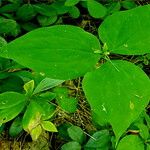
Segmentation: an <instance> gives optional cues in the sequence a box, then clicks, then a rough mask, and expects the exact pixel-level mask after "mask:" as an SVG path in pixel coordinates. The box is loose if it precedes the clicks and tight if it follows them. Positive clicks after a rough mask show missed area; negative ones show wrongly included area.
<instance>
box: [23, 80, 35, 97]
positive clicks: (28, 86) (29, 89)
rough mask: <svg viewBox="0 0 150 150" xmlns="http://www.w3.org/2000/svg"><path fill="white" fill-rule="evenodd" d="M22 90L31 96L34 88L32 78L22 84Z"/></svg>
mask: <svg viewBox="0 0 150 150" xmlns="http://www.w3.org/2000/svg"><path fill="white" fill-rule="evenodd" d="M23 88H24V90H25V91H26V94H27V95H28V96H31V95H32V93H33V90H34V80H30V81H29V82H27V83H26V84H25V85H24V86H23Z"/></svg>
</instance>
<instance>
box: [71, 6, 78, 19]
mask: <svg viewBox="0 0 150 150" xmlns="http://www.w3.org/2000/svg"><path fill="white" fill-rule="evenodd" d="M69 15H70V16H71V17H72V18H78V17H79V16H80V10H79V9H78V7H76V6H72V7H71V8H70V9H69Z"/></svg>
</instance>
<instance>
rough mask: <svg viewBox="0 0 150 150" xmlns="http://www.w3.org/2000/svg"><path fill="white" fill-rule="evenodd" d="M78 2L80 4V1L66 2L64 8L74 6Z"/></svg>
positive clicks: (68, 0)
mask: <svg viewBox="0 0 150 150" xmlns="http://www.w3.org/2000/svg"><path fill="white" fill-rule="evenodd" d="M79 2H80V0H66V2H65V6H74V5H76V4H77V3H79Z"/></svg>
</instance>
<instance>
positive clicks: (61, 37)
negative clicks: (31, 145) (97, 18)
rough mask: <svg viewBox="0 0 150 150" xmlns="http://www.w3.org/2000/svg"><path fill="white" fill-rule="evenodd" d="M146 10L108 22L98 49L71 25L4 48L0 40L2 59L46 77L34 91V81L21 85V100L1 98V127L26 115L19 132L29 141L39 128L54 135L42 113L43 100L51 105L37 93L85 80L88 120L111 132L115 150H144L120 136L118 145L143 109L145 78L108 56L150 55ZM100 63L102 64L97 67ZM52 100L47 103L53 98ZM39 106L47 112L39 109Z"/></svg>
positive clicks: (147, 93)
mask: <svg viewBox="0 0 150 150" xmlns="http://www.w3.org/2000/svg"><path fill="white" fill-rule="evenodd" d="M149 10H150V5H146V6H140V7H137V8H135V9H131V10H128V11H121V12H117V13H114V14H113V15H111V16H108V17H107V18H106V19H105V20H104V21H103V23H102V24H101V25H100V27H99V29H98V33H99V40H100V41H101V43H103V45H102V44H100V41H99V40H98V38H97V37H96V36H94V35H92V34H90V33H88V32H86V31H84V30H83V29H81V28H79V27H75V26H71V25H56V26H52V27H44V28H39V29H36V30H33V31H31V32H29V33H27V34H25V35H23V36H21V37H19V38H17V39H15V40H13V41H11V42H10V43H8V44H7V43H6V42H5V41H4V40H3V39H1V45H2V46H1V48H0V56H1V57H4V58H7V59H12V60H14V61H15V62H17V63H18V64H20V65H21V66H24V67H27V68H30V69H32V70H34V71H36V72H39V73H40V74H42V75H43V76H44V77H46V79H44V80H46V81H42V83H40V85H38V86H37V87H36V88H35V87H34V80H31V81H29V82H27V83H26V84H25V85H24V89H25V91H26V93H25V94H22V93H17V92H4V93H1V94H0V103H1V105H0V120H1V122H0V123H1V124H3V123H5V122H7V121H9V120H12V119H13V118H15V117H16V116H17V115H18V114H19V113H20V112H22V111H23V110H24V109H25V111H24V112H25V113H24V115H23V120H22V125H23V129H24V130H25V131H27V132H29V133H30V134H31V136H32V138H33V139H37V137H38V134H40V132H41V131H42V128H43V129H45V130H48V131H54V132H55V131H57V130H56V128H55V126H54V125H53V124H52V123H51V122H50V121H49V119H50V117H51V115H49V112H47V109H48V107H49V106H48V107H47V100H49V101H50V100H51V99H50V98H47V96H46V98H45V95H43V97H42V96H41V95H40V94H38V93H40V92H41V91H42V90H41V89H45V87H43V86H44V85H45V83H46V84H47V82H48V81H47V80H53V79H54V82H56V81H57V82H56V83H57V84H56V83H55V84H54V85H52V86H50V85H49V84H48V86H50V88H51V87H54V86H55V85H58V83H62V82H63V81H64V80H71V79H75V78H78V77H83V76H84V77H83V82H82V86H83V90H84V93H85V96H86V98H87V101H88V102H89V104H90V107H91V111H92V113H93V119H94V121H95V122H96V123H97V124H99V125H101V126H107V125H108V124H110V125H111V126H112V129H113V131H114V134H115V138H116V139H115V142H116V144H115V148H116V149H117V150H123V149H126V145H127V146H129V145H128V144H129V143H133V144H132V146H133V147H132V149H135V145H136V144H137V145H138V148H137V150H138V149H139V150H144V142H143V141H142V140H141V139H140V138H139V137H138V136H137V135H128V136H125V137H124V138H123V139H122V140H121V141H120V142H119V139H120V137H122V136H123V134H124V133H125V131H126V130H127V128H128V127H129V126H130V125H131V123H133V122H134V121H135V120H136V119H137V118H138V117H139V115H140V114H141V113H142V112H143V110H144V109H145V107H146V106H147V105H148V102H149V98H150V80H149V77H148V76H147V75H146V74H145V73H144V71H142V69H140V68H139V67H138V66H136V65H135V64H133V63H131V62H128V61H125V60H111V59H110V58H109V55H110V54H118V55H144V54H147V53H150V22H149V19H150V15H149V14H150V13H149ZM101 45H102V48H101ZM102 59H103V60H104V63H100V62H101V61H100V60H102ZM49 78H53V79H49ZM55 79H57V80H56V81H55ZM60 80H63V81H60ZM43 83H44V85H43ZM50 83H51V82H50ZM46 89H47V88H46ZM48 89H49V88H48ZM35 91H36V92H35ZM37 91H38V92H37ZM36 94H37V96H36ZM51 94H52V93H50V96H49V97H52V98H53V96H52V95H53V94H52V95H51ZM57 99H58V100H60V99H59V98H57ZM44 103H45V104H46V106H45V107H46V109H43V108H42V107H43V106H44ZM58 103H59V102H58ZM48 105H49V104H48ZM45 110H46V112H45ZM47 113H48V115H47ZM118 142H119V144H118ZM134 143H136V144H134ZM138 143H140V144H138ZM74 144H75V143H74ZM76 144H77V143H76Z"/></svg>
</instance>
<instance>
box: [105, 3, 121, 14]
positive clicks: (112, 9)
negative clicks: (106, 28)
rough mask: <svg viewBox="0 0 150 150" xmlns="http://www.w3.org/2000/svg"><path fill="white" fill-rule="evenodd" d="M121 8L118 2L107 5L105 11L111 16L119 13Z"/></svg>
mask: <svg viewBox="0 0 150 150" xmlns="http://www.w3.org/2000/svg"><path fill="white" fill-rule="evenodd" d="M120 8H121V5H120V2H112V3H110V4H108V7H107V10H108V13H109V14H113V13H115V12H117V11H119V10H120Z"/></svg>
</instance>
